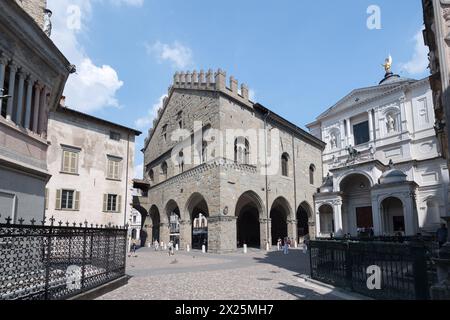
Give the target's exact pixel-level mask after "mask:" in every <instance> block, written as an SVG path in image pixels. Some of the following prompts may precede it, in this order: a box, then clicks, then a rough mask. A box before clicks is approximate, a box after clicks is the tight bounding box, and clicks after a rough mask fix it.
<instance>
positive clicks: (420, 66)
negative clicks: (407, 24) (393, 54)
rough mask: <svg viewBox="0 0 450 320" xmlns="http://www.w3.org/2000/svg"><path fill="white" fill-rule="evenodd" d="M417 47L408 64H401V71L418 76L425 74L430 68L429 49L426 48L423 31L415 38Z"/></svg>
mask: <svg viewBox="0 0 450 320" xmlns="http://www.w3.org/2000/svg"><path fill="white" fill-rule="evenodd" d="M414 41H415V46H414V53H413V56H412V58H411V60H409V61H408V62H406V63H402V64H401V69H403V70H405V71H406V72H407V73H409V74H411V75H418V74H422V73H424V72H425V71H426V70H427V68H428V64H429V62H428V52H429V51H428V47H427V46H425V43H424V40H423V35H422V29H421V30H419V32H417V33H416V35H415V36H414Z"/></svg>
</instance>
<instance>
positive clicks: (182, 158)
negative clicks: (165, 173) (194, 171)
mask: <svg viewBox="0 0 450 320" xmlns="http://www.w3.org/2000/svg"><path fill="white" fill-rule="evenodd" d="M178 158H179V160H178V161H179V166H180V173H182V172H184V153H183V151H180V153H179V154H178Z"/></svg>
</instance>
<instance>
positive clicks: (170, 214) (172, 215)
mask: <svg viewBox="0 0 450 320" xmlns="http://www.w3.org/2000/svg"><path fill="white" fill-rule="evenodd" d="M165 219H167V221H168V223H169V239H170V241H173V243H174V244H180V220H181V215H180V208H179V207H178V204H177V203H176V202H175V200H169V201H168V202H167V204H166V214H165Z"/></svg>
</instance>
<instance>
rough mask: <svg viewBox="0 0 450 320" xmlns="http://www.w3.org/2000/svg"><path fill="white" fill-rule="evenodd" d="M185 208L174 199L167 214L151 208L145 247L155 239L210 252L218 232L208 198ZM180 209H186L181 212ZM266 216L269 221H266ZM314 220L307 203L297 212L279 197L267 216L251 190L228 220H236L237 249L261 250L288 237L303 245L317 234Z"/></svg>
mask: <svg viewBox="0 0 450 320" xmlns="http://www.w3.org/2000/svg"><path fill="white" fill-rule="evenodd" d="M182 205H183V204H182V203H177V201H175V200H169V201H168V202H167V204H166V206H165V208H164V211H163V213H164V214H165V215H161V212H160V209H159V208H158V207H157V206H156V205H153V206H151V207H150V210H149V213H148V215H146V219H145V222H144V227H143V229H144V230H145V233H146V245H149V244H150V243H152V242H154V241H155V240H157V241H158V242H164V243H167V242H168V241H169V240H171V241H173V242H174V243H175V244H179V248H180V250H185V249H186V248H187V246H188V245H189V248H192V249H197V250H201V249H202V246H203V245H205V247H206V249H208V247H209V246H210V245H211V241H213V239H212V238H213V234H212V232H214V231H215V229H213V228H211V226H212V225H213V224H212V222H211V221H212V220H214V217H211V215H210V212H209V207H208V203H207V201H206V199H205V198H204V197H203V196H202V195H201V194H200V193H194V194H192V195H191V196H190V197H189V199H188V200H187V202H186V204H185V206H184V207H182ZM180 208H182V209H183V210H181V211H180ZM230 211H233V209H231V210H230ZM267 214H269V217H270V218H267ZM312 218H313V215H312V210H311V207H310V205H309V204H308V203H307V202H303V203H301V204H300V205H299V206H298V208H297V211H296V212H294V211H293V210H292V209H291V206H290V204H289V202H288V201H287V200H286V199H285V198H283V197H280V198H277V199H275V200H274V201H273V203H272V205H271V207H270V211H269V213H268V212H267V211H266V208H265V205H264V203H263V201H262V200H261V198H260V197H259V196H258V195H257V194H256V193H254V192H252V191H248V192H245V193H243V194H242V195H241V196H240V197H239V198H238V200H237V201H236V207H235V208H234V215H233V214H232V212H230V215H229V217H228V219H230V220H231V221H234V222H232V223H233V225H234V226H235V230H234V231H232V234H235V236H234V237H233V236H232V239H230V240H231V242H232V243H234V245H233V246H234V248H241V247H242V246H243V245H244V244H246V245H247V246H248V247H251V248H258V249H259V248H261V249H264V248H265V247H266V243H267V242H269V243H271V244H272V245H276V242H277V240H278V239H279V238H281V239H284V238H286V237H289V238H291V239H292V241H293V242H294V240H296V241H298V242H301V241H302V239H303V238H304V237H305V236H306V235H308V234H309V233H310V230H311V231H314V223H313V222H312ZM211 219H212V220H211ZM210 220H211V221H210ZM310 228H312V229H310ZM209 232H211V234H210V235H209V234H208V233H209ZM267 235H269V236H267ZM234 241H235V242H234Z"/></svg>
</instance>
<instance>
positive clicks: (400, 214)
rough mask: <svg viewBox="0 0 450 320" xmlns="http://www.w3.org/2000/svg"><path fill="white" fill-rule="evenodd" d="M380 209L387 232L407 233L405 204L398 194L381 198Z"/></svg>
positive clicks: (384, 228) (394, 233) (395, 233)
mask: <svg viewBox="0 0 450 320" xmlns="http://www.w3.org/2000/svg"><path fill="white" fill-rule="evenodd" d="M380 210H381V217H382V223H383V230H384V232H385V233H388V234H391V235H398V234H401V235H405V232H406V224H405V204H404V202H403V200H402V199H400V198H398V197H396V196H386V197H384V198H383V199H382V200H381V199H380Z"/></svg>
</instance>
